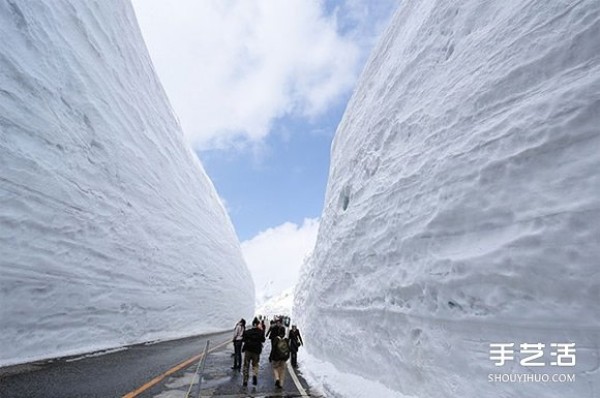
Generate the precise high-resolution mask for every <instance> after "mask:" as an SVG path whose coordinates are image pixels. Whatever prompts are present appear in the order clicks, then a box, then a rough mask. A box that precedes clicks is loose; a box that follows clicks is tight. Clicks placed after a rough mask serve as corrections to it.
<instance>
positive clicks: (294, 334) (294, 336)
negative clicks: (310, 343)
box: [288, 325, 304, 368]
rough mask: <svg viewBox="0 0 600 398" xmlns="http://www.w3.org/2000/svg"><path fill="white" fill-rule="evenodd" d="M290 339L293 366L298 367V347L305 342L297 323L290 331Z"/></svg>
mask: <svg viewBox="0 0 600 398" xmlns="http://www.w3.org/2000/svg"><path fill="white" fill-rule="evenodd" d="M288 340H289V342H290V354H291V358H292V361H291V362H292V366H293V367H294V368H296V367H298V348H300V346H301V345H304V342H303V341H302V336H300V330H298V328H296V325H292V329H291V330H290V332H289V333H288Z"/></svg>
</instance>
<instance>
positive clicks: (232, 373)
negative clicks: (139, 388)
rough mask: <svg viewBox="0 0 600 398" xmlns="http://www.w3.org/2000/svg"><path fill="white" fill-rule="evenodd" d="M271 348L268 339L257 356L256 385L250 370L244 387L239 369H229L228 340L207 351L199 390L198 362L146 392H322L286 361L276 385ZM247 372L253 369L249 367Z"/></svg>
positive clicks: (217, 395)
mask: <svg viewBox="0 0 600 398" xmlns="http://www.w3.org/2000/svg"><path fill="white" fill-rule="evenodd" d="M216 344H218V342H216ZM211 346H212V342H211ZM270 349H271V345H270V342H269V341H268V340H267V342H266V343H265V346H264V349H263V353H262V354H261V357H260V370H259V375H258V385H256V386H253V385H252V373H250V380H249V383H248V387H243V386H242V373H241V372H239V371H237V370H232V369H231V366H232V365H233V356H232V353H233V344H232V343H229V344H226V345H222V346H221V347H220V348H217V349H216V350H214V351H212V352H210V353H209V354H208V356H207V359H206V363H205V367H204V372H203V376H202V383H201V385H200V391H199V390H198V376H197V375H196V374H195V372H196V370H197V368H198V366H197V365H198V363H194V364H192V365H190V366H189V367H188V368H186V369H183V370H182V371H180V372H177V373H175V374H173V375H172V376H170V377H169V378H167V379H166V380H165V381H164V382H163V383H161V386H160V387H159V388H158V389H157V388H155V389H153V390H152V393H151V394H149V395H145V396H147V397H153V398H198V397H202V398H209V397H211V398H245V397H255V398H259V397H261V398H262V397H264V398H267V397H323V395H322V394H321V393H319V392H317V391H313V390H311V388H310V386H308V384H307V383H306V381H305V380H304V379H303V378H302V373H301V369H296V371H295V372H294V370H293V369H292V367H291V366H289V361H288V366H287V374H286V378H285V382H284V385H283V388H282V389H278V388H276V387H275V381H274V378H273V371H272V370H271V365H270V363H269V352H270ZM301 356H302V354H301V353H299V357H301ZM250 372H252V371H251V370H250ZM188 392H189V395H188Z"/></svg>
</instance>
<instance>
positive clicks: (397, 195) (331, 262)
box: [294, 0, 600, 398]
mask: <svg viewBox="0 0 600 398" xmlns="http://www.w3.org/2000/svg"><path fill="white" fill-rule="evenodd" d="M598 38H600V2H596V1H587V2H585V1H584V2H565V1H541V0H539V1H529V2H519V1H511V2H504V1H501V2H500V1H499V2H480V1H458V2H448V1H442V0H426V1H415V2H403V3H402V4H401V5H400V8H399V10H398V12H397V13H396V15H395V17H394V19H393V21H392V24H391V26H390V27H389V28H388V30H387V31H386V33H385V34H384V37H383V38H382V40H381V42H380V43H379V45H378V47H377V48H376V49H375V51H374V53H373V54H372V56H371V59H370V61H369V63H368V65H367V67H366V69H365V71H364V72H363V75H362V78H361V80H360V83H359V85H358V87H357V90H356V92H355V94H354V96H353V98H352V100H351V101H350V104H349V105H348V108H347V110H346V113H345V115H344V118H343V120H342V122H341V124H340V126H339V128H338V131H337V133H336V137H335V140H334V143H333V147H332V162H331V169H330V176H329V184H328V189H327V196H326V203H325V209H324V213H323V217H322V221H321V225H320V230H319V236H318V241H317V245H316V248H315V251H314V254H313V256H312V258H311V260H310V261H309V262H308V264H307V266H305V267H304V268H303V270H302V275H301V278H300V279H301V281H300V283H299V285H298V286H297V288H296V291H295V310H294V311H295V315H296V316H297V317H299V318H300V320H299V327H300V328H301V330H302V331H303V333H304V336H305V339H306V340H307V349H308V350H309V352H310V353H311V354H312V355H314V356H315V357H316V358H318V359H320V360H325V361H327V362H330V363H331V364H332V365H334V366H335V368H336V369H337V370H336V371H339V372H343V373H346V374H348V375H357V376H360V377H364V378H367V379H369V380H372V381H374V382H378V383H381V384H382V385H384V386H386V387H387V388H390V389H392V390H393V391H395V392H397V395H398V396H402V395H410V396H416V397H421V398H424V397H431V398H434V397H436V398H437V397H473V398H475V397H477V398H479V397H482V396H486V397H496V396H497V397H500V396H502V397H506V396H519V397H522V398H524V397H541V396H543V397H566V396H569V397H578V398H585V397H589V398H591V397H597V396H599V394H600V370H598V363H600V352H599V348H598V341H600V273H599V263H598V261H599V259H600V173H599V170H600V127H599V126H600V40H599V39H598ZM495 343H513V344H514V346H513V347H512V348H510V349H509V350H512V351H513V352H514V359H509V357H510V355H507V356H506V358H507V361H506V363H505V364H504V365H503V366H496V364H500V361H496V360H492V359H490V351H491V347H490V344H495ZM524 343H533V344H537V343H541V344H544V345H545V346H543V347H542V348H540V349H539V350H536V349H534V350H533V355H536V353H537V352H540V353H541V354H542V357H540V358H538V359H535V360H533V361H532V362H535V363H539V364H541V366H529V365H528V364H527V362H524V363H521V361H522V360H526V359H527V358H528V357H531V356H532V354H531V353H530V352H529V353H528V352H527V351H528V348H523V347H521V346H520V344H524ZM553 343H558V344H563V343H575V345H576V354H575V356H573V355H571V354H570V353H562V354H561V352H560V348H559V347H552V346H551V344H553ZM556 354H558V356H556ZM563 354H565V355H563ZM491 356H496V355H494V354H492V355H491ZM573 360H575V362H576V363H575V366H559V365H557V364H555V363H556V362H557V361H559V362H560V364H562V365H570V364H573ZM553 363H554V364H553ZM556 374H565V375H575V381H574V382H564V383H560V382H555V381H553V380H554V379H553V377H554V376H553V375H556ZM497 375H500V380H506V376H504V375H509V377H511V375H513V376H512V378H513V379H514V378H515V377H516V376H514V375H534V376H535V377H537V378H536V379H535V380H547V378H550V379H549V381H545V382H544V381H542V382H536V381H533V382H502V381H498V376H497ZM323 377H326V376H323ZM336 377H337V376H336ZM349 377H350V376H349ZM560 377H563V376H560ZM521 380H523V378H521ZM529 380H530V379H529ZM321 383H322V384H325V385H328V386H329V388H330V390H335V389H336V388H335V383H334V382H330V383H327V382H326V381H323V380H321ZM338 384H339V383H338Z"/></svg>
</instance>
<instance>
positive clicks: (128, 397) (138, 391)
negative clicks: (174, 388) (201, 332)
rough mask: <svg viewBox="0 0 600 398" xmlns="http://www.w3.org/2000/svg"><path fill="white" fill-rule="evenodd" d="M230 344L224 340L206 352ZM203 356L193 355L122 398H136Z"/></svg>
mask: <svg viewBox="0 0 600 398" xmlns="http://www.w3.org/2000/svg"><path fill="white" fill-rule="evenodd" d="M229 342H230V340H226V341H224V342H222V343H221V344H219V345H217V346H215V347H213V348H211V349H210V350H208V352H209V353H210V352H213V351H214V350H216V349H218V348H221V347H222V346H224V345H226V344H228V343H229ZM202 355H203V354H198V355H195V356H193V357H191V358H190V359H186V360H185V361H183V362H181V363H180V364H179V365H175V366H174V367H172V368H171V369H169V370H167V371H166V372H165V373H163V374H161V375H159V376H156V377H155V378H153V379H152V380H150V381H149V382H147V383H146V384H144V385H143V386H141V387H139V388H137V389H135V390H133V391H132V392H130V393H127V394H125V395H123V397H122V398H134V397H137V396H138V395H140V394H141V393H143V392H144V391H146V390H148V389H150V388H151V387H154V386H155V385H157V384H158V383H160V382H161V381H163V380H164V379H165V378H166V377H168V376H171V375H172V374H173V373H175V372H178V371H180V370H181V369H183V368H186V367H188V366H190V365H191V364H192V363H194V362H196V361H198V360H199V359H200V358H202Z"/></svg>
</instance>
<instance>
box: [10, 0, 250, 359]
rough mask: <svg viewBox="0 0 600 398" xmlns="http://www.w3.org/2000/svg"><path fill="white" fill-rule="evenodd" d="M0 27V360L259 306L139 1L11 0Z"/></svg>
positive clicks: (159, 335) (142, 334) (221, 325)
mask: <svg viewBox="0 0 600 398" xmlns="http://www.w3.org/2000/svg"><path fill="white" fill-rule="evenodd" d="M0 37H2V40H0V302H1V303H2V304H1V305H0V365H8V364H13V363H18V362H25V361H30V360H35V359H40V358H47V357H54V356H60V355H67V354H77V353H83V352H88V351H93V350H100V349H108V348H112V347H118V346H122V345H125V344H131V343H137V342H144V341H149V340H156V339H166V338H173V337H179V336H186V335H191V334H196V333H202V332H207V331H214V330H218V329H219V330H222V329H230V327H231V325H232V324H234V323H235V321H237V320H238V319H239V318H240V316H250V315H252V313H253V312H254V287H253V283H252V278H251V276H250V275H249V272H248V270H247V268H246V266H245V264H244V262H243V259H242V254H241V250H240V246H239V242H238V240H237V237H236V235H235V232H234V230H233V227H232V225H231V222H230V220H229V218H228V216H227V214H226V212H225V210H224V208H223V206H222V204H221V202H220V200H219V198H218V196H217V194H216V192H215V189H214V187H213V185H212V183H211V181H210V180H209V179H208V177H207V176H206V174H205V172H204V170H203V168H202V166H201V165H200V163H199V161H198V160H197V158H196V156H195V154H194V153H193V152H192V150H191V149H190V148H189V147H188V146H187V145H186V144H185V143H184V141H183V133H182V131H181V129H180V127H179V124H178V122H177V119H176V118H175V116H174V114H173V112H172V110H171V108H170V105H169V103H168V100H167V98H166V96H165V94H164V92H163V89H162V87H161V85H160V83H159V81H158V80H157V77H156V75H155V73H154V71H153V68H152V64H151V62H150V58H149V56H148V54H147V51H146V48H145V45H144V42H143V39H142V37H141V34H140V31H139V28H138V25H137V22H136V19H135V15H134V12H133V9H132V7H131V5H130V4H129V3H128V2H126V1H117V0H111V1H104V0H102V1H100V0H98V1H91V0H90V1H67V0H60V1H59V0H57V1H47V2H42V1H0Z"/></svg>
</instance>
